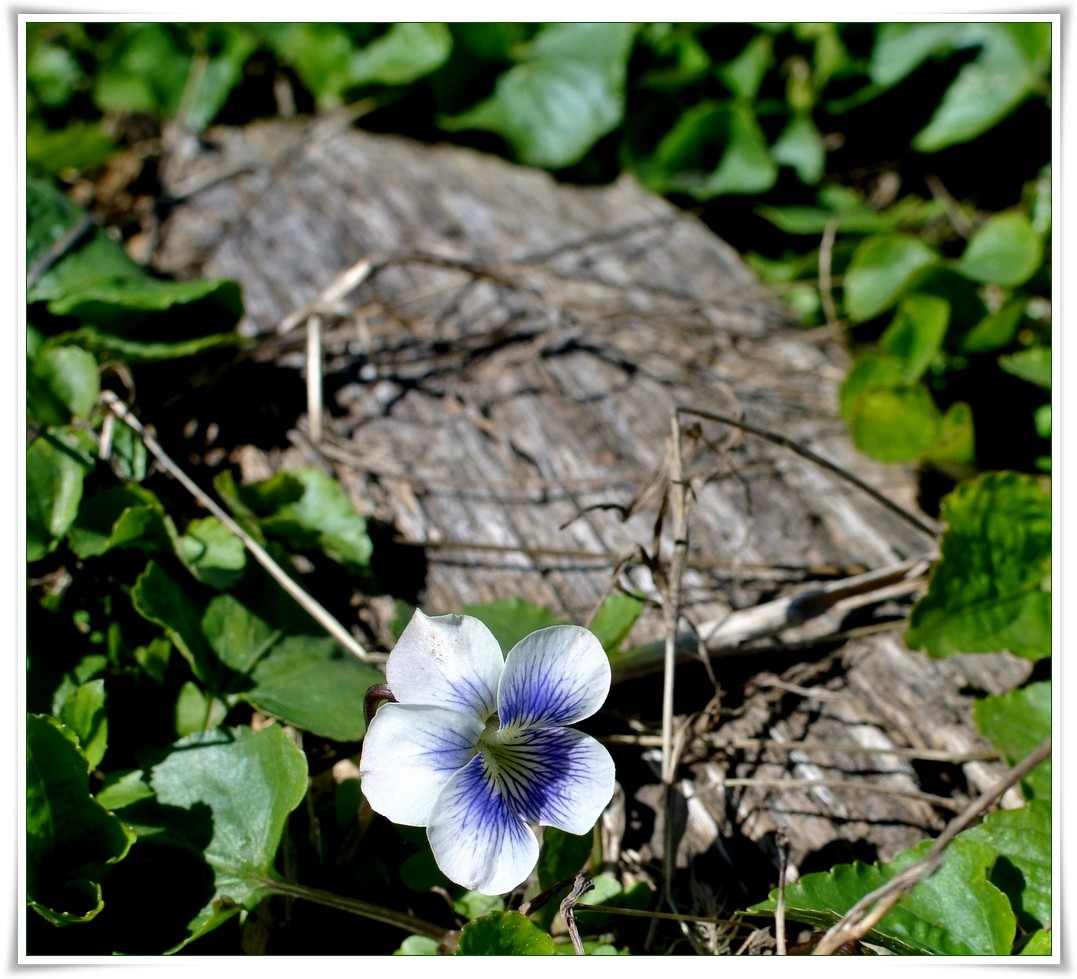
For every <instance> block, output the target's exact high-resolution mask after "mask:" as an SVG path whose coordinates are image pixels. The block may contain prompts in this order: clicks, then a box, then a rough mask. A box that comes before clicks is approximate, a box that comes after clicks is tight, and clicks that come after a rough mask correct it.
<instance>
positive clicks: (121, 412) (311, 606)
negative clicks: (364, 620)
mask: <svg viewBox="0 0 1077 979" xmlns="http://www.w3.org/2000/svg"><path fill="white" fill-rule="evenodd" d="M101 401H102V403H103V404H104V405H105V407H106V408H107V409H108V410H109V411H111V412H112V413H113V414H115V415H116V416H117V417H118V418H120V419H121V420H122V421H123V422H124V423H125V424H127V425H128V426H130V428H131V429H132V430H133V431H134V432H135V433H136V434H137V435H138V437H139V438H140V439H141V440H142V442H143V444H144V445H145V446H146V449H147V450H148V451H149V452H150V454H151V455H153V457H154V458H155V459H156V460H157V461H158V462H159V463H160V465H161V467H162V468H163V469H164V470H165V472H167V473H168V474H169V475H170V476H171V477H172V478H173V479H175V480H176V481H177V482H179V483H180V484H181V485H182V486H183V488H184V489H186V490H187V492H188V493H190V494H191V495H192V496H193V497H194V498H195V499H196V500H197V501H198V502H199V503H200V504H201V505H202V506H204V507H205V508H206V509H207V510H209V512H210V513H212V514H213V516H215V517H216V518H217V519H218V520H219V521H220V522H221V523H222V524H223V525H224V526H225V527H227V528H228V529H229V530H230V531H231V532H232V533H233V534H235V535H236V537H238V538H239V539H240V540H241V541H242V542H243V546H244V547H246V548H247V550H248V551H250V553H251V556H252V557H253V558H254V559H255V560H256V561H257V562H258V563H259V564H260V565H261V566H262V567H263V568H265V569H266V571H268V572H269V574H270V576H271V577H272V578H273V580H274V581H276V582H277V584H278V585H280V586H281V588H283V589H284V590H285V591H286V592H287V593H288V594H289V595H290V596H291V597H292V598H293V599H294V600H295V601H296V602H297V603H298V604H299V605H300V607H301V608H302V609H303V610H304V611H305V612H306V613H307V614H308V615H310V617H311V618H312V619H314V621H315V622H317V623H318V625H320V626H321V627H322V628H323V629H325V631H326V632H327V633H329V635H331V636H332V637H333V638H334V639H336V640H337V642H339V643H340V644H341V645H342V646H343V647H344V648H345V649H347V650H348V651H349V652H350V653H352V655H354V656H355V657H356V659H359V660H362V661H363V662H364V663H383V662H384V661H385V659H386V657H385V656H384V655H382V654H379V653H368V652H367V651H366V650H365V649H364V648H363V647H362V646H361V645H360V644H359V643H358V642H357V641H356V639H355V637H354V636H353V635H352V634H351V633H350V632H348V630H347V629H345V628H344V626H342V625H341V624H340V623H339V622H337V620H336V619H334V618H333V616H332V615H330V614H329V612H328V611H327V610H326V609H325V608H324V607H323V606H322V605H321V604H320V603H319V602H317V601H316V600H315V599H314V598H313V597H311V596H310V595H309V594H308V593H307V592H306V591H304V590H303V588H301V587H300V586H299V585H298V584H296V582H295V581H294V580H293V579H292V578H291V577H290V576H289V575H288V573H287V572H286V571H285V570H284V569H283V568H282V567H281V566H280V565H279V564H277V562H276V561H274V560H273V558H272V557H270V556H269V554H268V553H267V551H266V550H265V548H263V547H262V545H261V544H259V543H258V541H256V540H255V539H254V538H253V537H251V535H250V534H248V533H247V532H246V531H245V530H244V529H243V528H242V527H240V526H239V524H237V523H236V522H235V521H234V520H233V519H232V518H231V517H230V516H229V515H228V514H227V513H226V512H225V511H224V510H223V509H222V508H221V507H220V506H218V505H217V503H215V502H214V501H213V499H211V498H210V497H209V496H207V495H206V494H205V493H204V492H203V491H202V490H201V489H200V488H199V487H198V485H197V484H196V483H195V482H194V481H193V480H192V479H191V478H190V477H189V476H188V475H187V474H186V473H185V472H184V471H183V470H182V469H180V467H179V466H177V465H176V464H175V462H173V461H172V459H171V458H170V457H169V456H168V454H167V453H166V452H165V451H164V449H162V448H161V446H160V445H159V444H158V442H157V440H156V439H155V438H154V437H153V436H152V435H150V433H149V432H147V431H146V429H145V428H144V427H143V426H142V423H141V422H140V421H139V420H138V419H137V418H136V417H135V416H134V415H133V414H132V413H131V411H130V409H129V408H128V407H127V405H125V404H124V403H123V402H122V401H121V400H120V399H119V398H118V397H117V396H116V395H115V394H113V392H111V391H102V392H101Z"/></svg>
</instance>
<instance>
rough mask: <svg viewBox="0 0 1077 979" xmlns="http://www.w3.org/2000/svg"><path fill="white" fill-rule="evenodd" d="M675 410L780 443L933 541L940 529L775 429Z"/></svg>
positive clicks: (734, 419) (726, 417) (776, 443)
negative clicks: (848, 484)
mask: <svg viewBox="0 0 1077 979" xmlns="http://www.w3.org/2000/svg"><path fill="white" fill-rule="evenodd" d="M677 410H678V411H679V412H682V413H684V414H689V415H695V416H696V417H697V418H706V419H709V420H710V421H716V422H719V423H721V424H723V425H732V426H733V427H734V428H739V429H742V430H743V431H745V432H748V433H749V434H750V435H756V436H758V437H759V438H763V439H766V440H767V441H768V442H773V443H774V444H775V445H780V446H782V447H783V448H786V449H789V451H791V452H794V453H796V455H798V456H800V457H801V458H803V459H807V460H808V461H809V462H813V463H815V464H816V465H817V466H819V467H821V468H822V469H826V470H827V471H828V472H832V473H834V475H835V476H839V477H840V478H841V479H844V480H845V481H846V482H847V483H850V484H851V485H853V486H855V487H856V488H857V489H858V490H860V491H861V492H863V493H866V494H867V495H868V496H870V497H871V498H872V499H873V500H874V501H875V502H876V503H878V504H879V505H880V506H883V507H885V508H886V509H887V510H889V511H890V512H891V513H894V514H896V515H897V516H899V517H901V519H902V520H904V521H905V522H906V523H908V524H910V525H911V526H913V527H915V528H916V529H917V530H919V531H920V532H921V533H923V534H925V535H927V536H928V537H930V538H931V539H932V540H935V538H937V537H938V535H939V532H940V529H941V528H940V527H939V525H938V524H936V523H935V521H933V520H929V519H928V518H927V517H921V516H919V515H918V514H915V513H912V512H911V511H909V510H906V509H905V508H904V507H903V506H900V505H899V504H897V503H895V502H894V501H893V500H891V499H890V498H889V497H888V496H886V495H884V494H883V493H880V492H879V491H878V490H877V489H875V487H874V486H871V485H869V484H868V483H865V482H864V480H862V479H861V478H860V477H859V476H855V475H854V474H853V473H851V472H849V470H847V469H843V468H842V467H841V466H839V465H837V463H834V462H831V461H830V460H829V459H826V458H824V457H823V456H821V455H819V454H818V453H816V452H813V451H812V450H811V449H807V448H805V447H804V446H802V445H801V444H800V443H799V442H796V441H795V440H793V439H791V438H787V437H786V436H784V435H780V434H779V433H778V432H772V431H770V430H769V429H765V428H760V427H759V426H758V425H750V424H748V423H747V422H745V421H743V420H742V419H740V418H735V417H731V416H728V415H719V414H716V413H715V412H712V411H700V410H699V409H698V408H684V407H681V408H678V409H677Z"/></svg>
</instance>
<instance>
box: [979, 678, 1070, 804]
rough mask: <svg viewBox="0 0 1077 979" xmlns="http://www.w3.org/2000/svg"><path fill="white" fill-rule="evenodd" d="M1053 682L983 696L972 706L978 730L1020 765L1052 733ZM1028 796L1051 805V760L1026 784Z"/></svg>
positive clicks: (1013, 761)
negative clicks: (991, 695) (992, 695)
mask: <svg viewBox="0 0 1077 979" xmlns="http://www.w3.org/2000/svg"><path fill="white" fill-rule="evenodd" d="M1051 706H1052V705H1051V683H1050V681H1048V680H1044V681H1040V682H1038V683H1030V684H1029V685H1028V686H1027V687H1022V688H1021V689H1020V690H1013V691H1011V692H1010V693H1006V694H1002V695H1000V696H997V697H983V698H981V699H980V700H977V701H976V702H975V703H974V704H973V705H972V717H973V720H974V721H975V722H976V727H977V728H979V730H980V733H981V734H983V736H984V737H985V738H987V740H988V741H990V742H991V743H992V744H993V745H994V746H995V747H996V748H998V749H999V750H1000V751H1001V752H1002V753H1003V755H1005V756H1006V761H1007V762H1009V763H1010V764H1011V765H1016V764H1017V763H1018V762H1019V761H1021V760H1022V759H1023V758H1025V757H1026V756H1027V755H1029V754H1030V753H1031V752H1032V751H1034V750H1035V749H1036V748H1037V747H1038V746H1039V745H1040V743H1041V742H1042V741H1043V739H1044V738H1046V737H1048V736H1049V735H1050V734H1051V718H1052V714H1051ZM1021 784H1022V786H1023V788H1024V791H1025V796H1026V797H1027V798H1030V799H1034V800H1041V801H1044V802H1050V801H1051V796H1052V791H1051V789H1052V786H1051V760H1050V759H1048V760H1047V761H1045V762H1043V763H1042V764H1040V765H1037V766H1036V767H1035V768H1034V769H1033V770H1032V771H1031V772H1030V773H1029V774H1028V776H1027V778H1025V779H1024V780H1023V781H1022V783H1021Z"/></svg>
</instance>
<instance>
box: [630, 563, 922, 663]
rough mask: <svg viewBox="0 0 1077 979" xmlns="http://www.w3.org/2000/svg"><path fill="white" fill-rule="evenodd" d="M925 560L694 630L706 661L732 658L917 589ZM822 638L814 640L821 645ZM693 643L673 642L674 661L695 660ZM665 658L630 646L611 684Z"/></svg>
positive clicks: (823, 586)
mask: <svg viewBox="0 0 1077 979" xmlns="http://www.w3.org/2000/svg"><path fill="white" fill-rule="evenodd" d="M928 561H929V559H928V558H927V557H922V558H916V559H913V560H909V561H902V562H900V563H899V564H892V565H889V566H888V567H885V568H878V569H876V570H875V571H869V572H867V573H866V574H860V575H852V576H851V577H849V578H841V579H839V580H837V581H828V582H823V583H820V584H816V585H813V586H812V587H811V588H807V589H804V590H802V591H799V592H794V593H793V594H791V595H787V596H785V597H784V598H777V599H774V600H773V601H770V602H763V603H762V604H760V605H753V606H751V607H750V608H745V609H737V610H736V611H733V612H730V613H729V614H728V615H726V616H724V617H723V618H721V619H715V620H713V621H710V622H706V623H704V624H703V625H701V626H700V627H699V630H698V632H699V634H700V635H701V636H702V637H703V646H704V649H705V651H706V653H707V655H708V656H709V657H711V658H714V657H720V656H731V655H736V654H737V653H738V652H739V651H740V649H741V647H742V646H743V645H744V644H745V643H747V642H749V641H752V640H758V639H766V638H769V637H772V636H775V635H777V634H778V633H780V632H782V631H783V630H785V629H787V628H789V627H791V626H794V625H802V624H803V623H805V622H808V621H811V620H813V619H817V618H819V617H820V616H822V615H824V614H826V613H828V612H831V611H833V610H834V609H835V608H838V607H845V606H848V605H850V604H851V603H855V604H856V605H858V606H862V605H867V604H870V603H872V602H875V601H877V600H878V599H879V598H880V597H881V596H883V595H885V596H887V597H892V596H893V588H894V587H896V586H898V585H900V586H902V588H904V589H907V590H915V589H917V588H919V587H920V586H921V585H922V584H923V582H924V581H925V580H926V577H927V568H928ZM824 640H825V637H820V638H819V639H818V640H817V641H818V642H822V641H824ZM698 652H699V644H698V641H697V639H696V636H695V635H694V634H693V633H691V632H684V633H681V634H680V635H679V636H678V637H677V657H678V660H679V661H688V660H692V659H695V658H696V657H697V656H698ZM664 655H665V643H664V642H663V641H656V642H652V643H646V644H644V645H642V646H636V647H635V648H633V649H629V650H626V651H625V652H623V653H618V655H617V657H616V658H615V659H614V661H613V682H614V683H618V682H621V681H624V680H628V679H633V678H635V677H638V676H642V675H644V674H647V673H650V672H652V671H654V670H655V669H657V667H658V664H659V663H661V662H662V661H663V657H664Z"/></svg>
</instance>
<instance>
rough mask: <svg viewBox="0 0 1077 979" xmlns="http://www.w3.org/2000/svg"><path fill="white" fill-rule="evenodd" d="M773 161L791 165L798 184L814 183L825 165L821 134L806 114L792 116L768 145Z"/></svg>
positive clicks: (817, 180)
mask: <svg viewBox="0 0 1077 979" xmlns="http://www.w3.org/2000/svg"><path fill="white" fill-rule="evenodd" d="M770 155H771V156H772V157H773V158H774V161H775V162H776V163H781V164H785V166H788V167H792V168H793V170H794V171H795V172H796V175H797V176H798V177H799V178H800V180H801V182H802V183H806V184H808V185H815V184H817V183H818V182H819V181H820V179H822V176H823V168H824V166H825V164H826V148H825V147H824V146H823V137H822V134H821V133H820V132H819V130H818V128H817V127H816V125H815V123H814V122H812V119H811V116H810V115H799V116H795V117H794V118H793V119H792V121H790V123H789V125H788V126H786V127H785V129H784V130H782V134H781V135H780V136H779V137H778V139H777V142H775V144H774V145H773V146H772V147H771V148H770Z"/></svg>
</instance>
